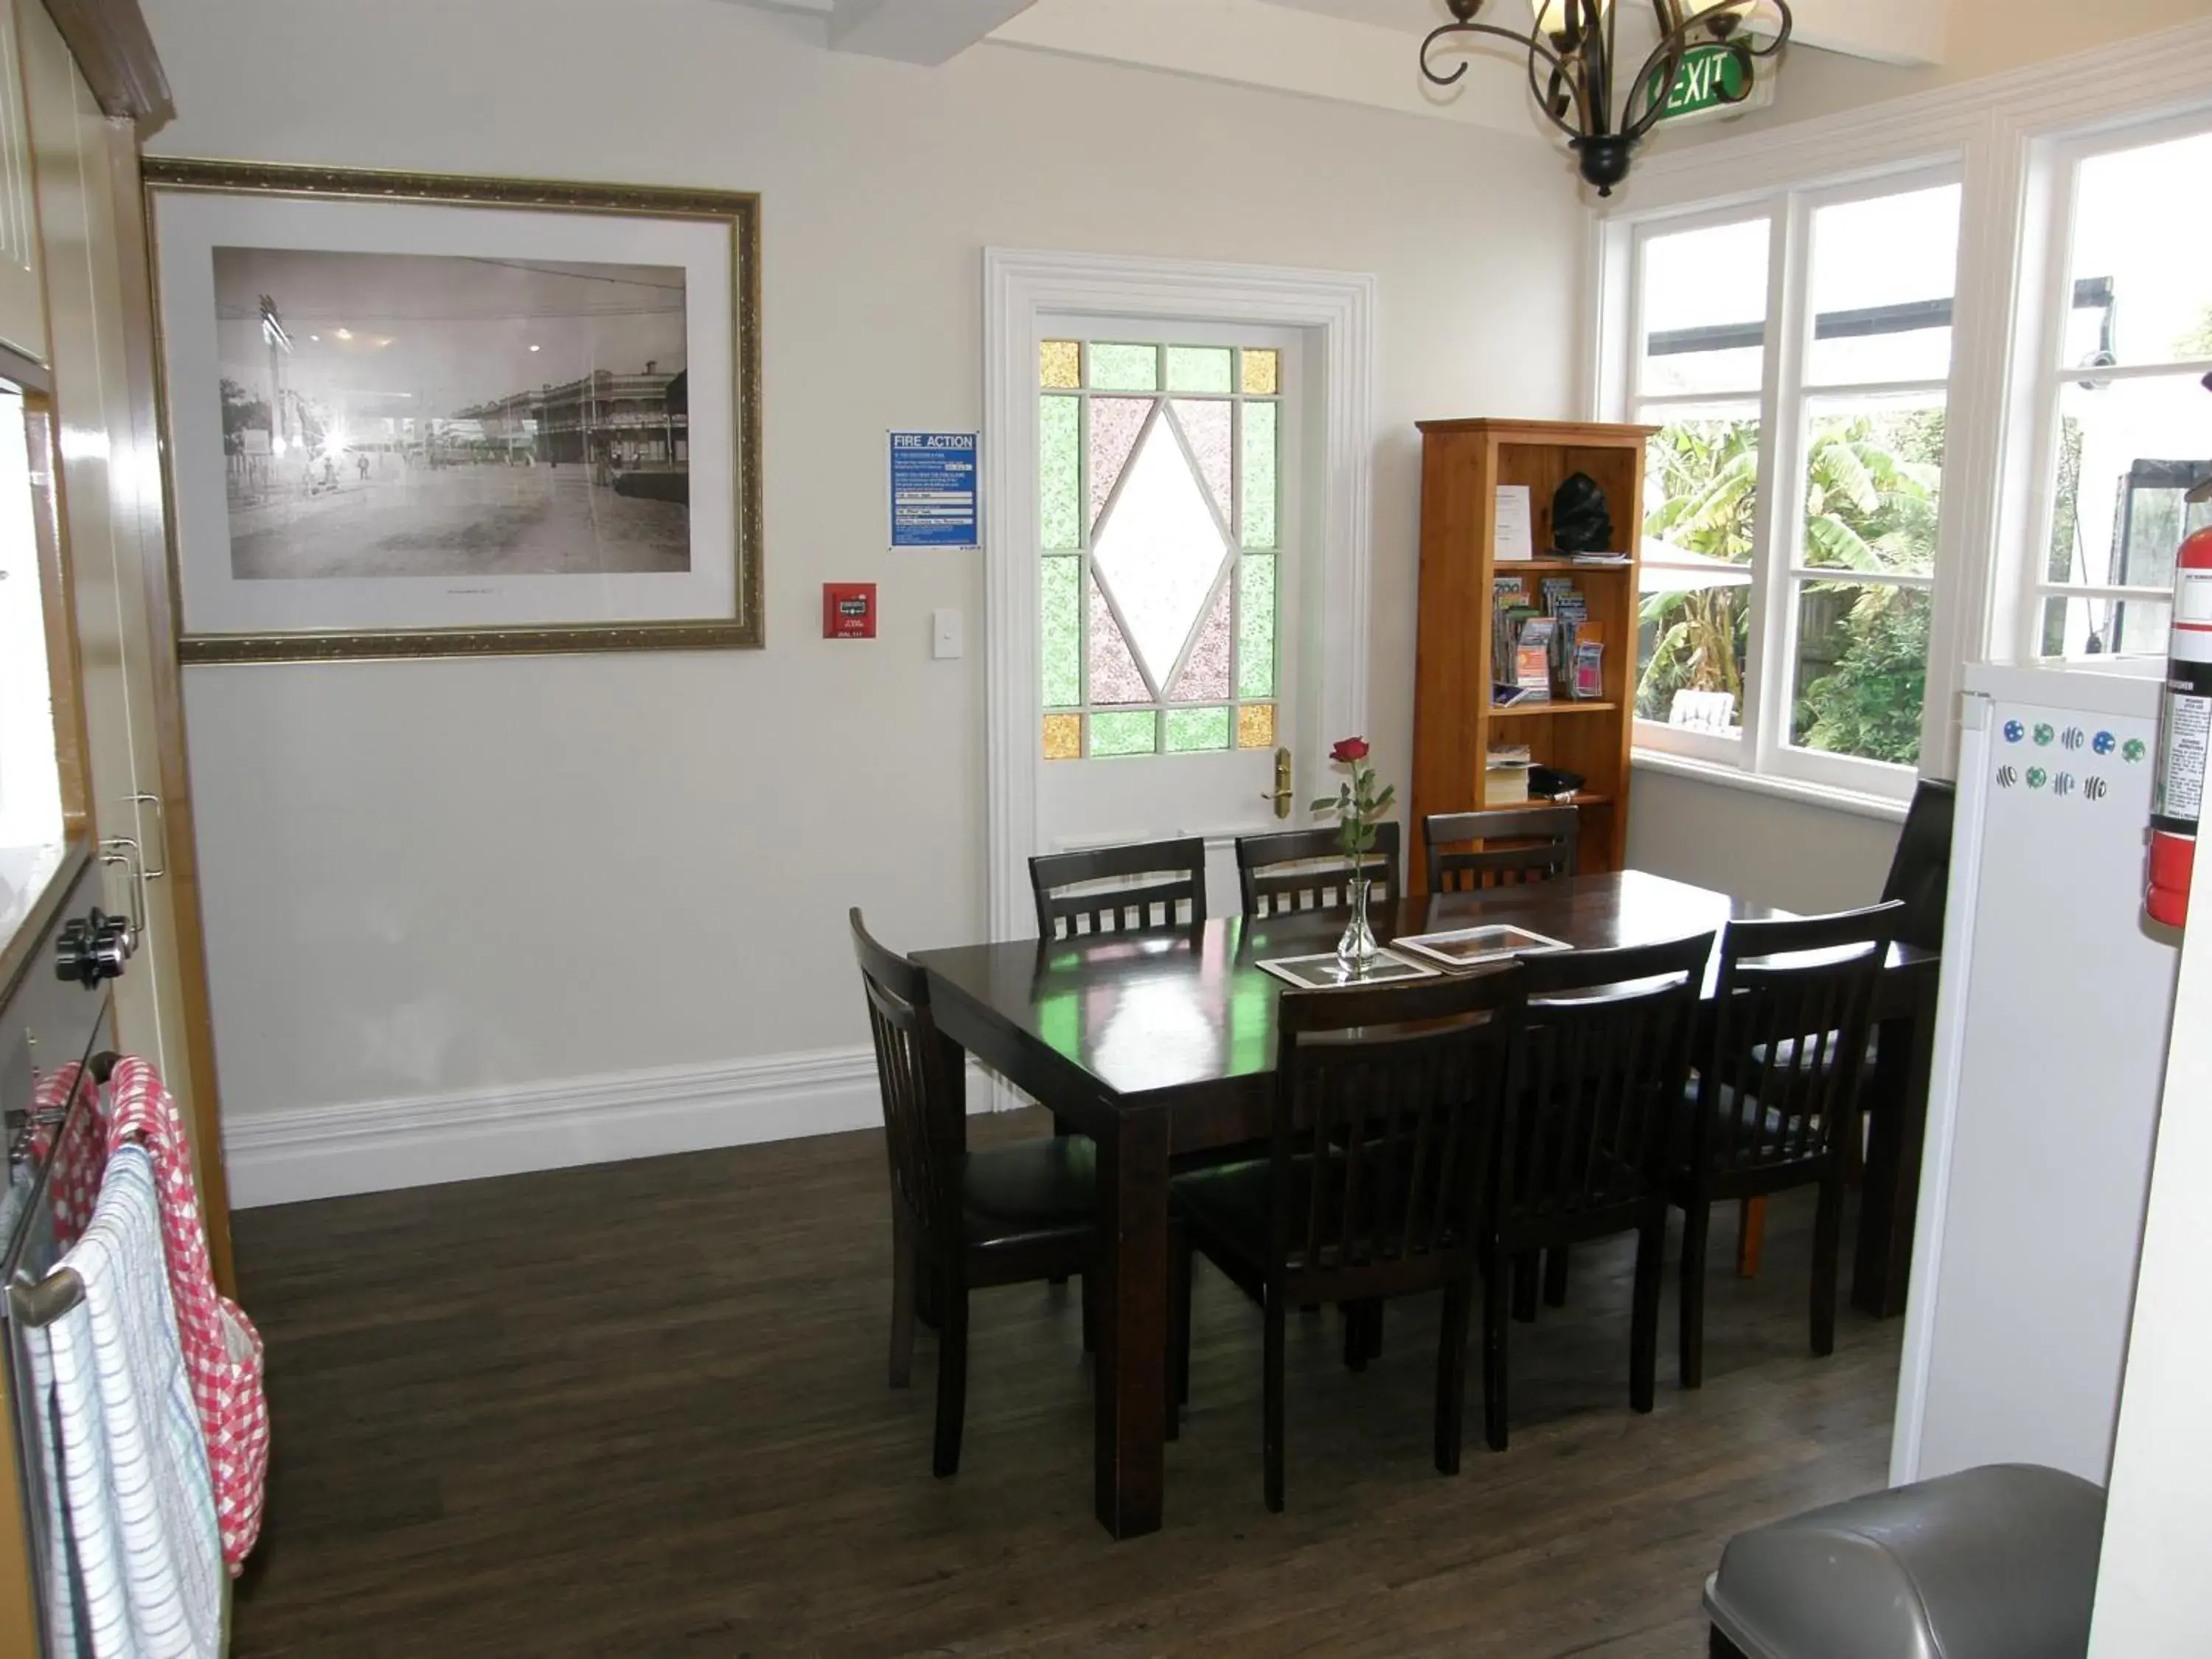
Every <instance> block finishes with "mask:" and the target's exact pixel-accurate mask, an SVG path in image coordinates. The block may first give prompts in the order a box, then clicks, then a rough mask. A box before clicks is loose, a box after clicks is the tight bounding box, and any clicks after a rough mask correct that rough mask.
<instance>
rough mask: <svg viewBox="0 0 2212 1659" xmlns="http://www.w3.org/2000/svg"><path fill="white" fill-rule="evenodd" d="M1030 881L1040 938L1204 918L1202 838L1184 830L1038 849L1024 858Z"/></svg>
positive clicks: (1194, 923) (1190, 923) (1196, 923)
mask: <svg viewBox="0 0 2212 1659" xmlns="http://www.w3.org/2000/svg"><path fill="white" fill-rule="evenodd" d="M1103 883H1111V884H1112V885H1111V886H1103V885H1100V884H1103ZM1030 890H1031V891H1032V892H1033V893H1034V894H1035V896H1036V916H1037V937H1038V938H1039V939H1066V938H1068V937H1070V936H1072V935H1083V934H1091V933H1164V932H1168V931H1170V930H1174V929H1179V928H1190V927H1200V926H1203V925H1204V923H1205V921H1206V843H1205V842H1203V841H1201V840H1200V839H1199V838H1198V837H1196V836H1191V837H1188V838H1186V839H1184V840H1181V841H1154V842H1133V843H1131V844H1130V845H1127V846H1124V847H1098V848H1090V849H1088V850H1086V851H1084V852H1080V853H1054V854H1040V855H1039V856H1037V857H1036V858H1033V859H1031V860H1030Z"/></svg>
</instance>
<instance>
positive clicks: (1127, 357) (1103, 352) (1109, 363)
mask: <svg viewBox="0 0 2212 1659" xmlns="http://www.w3.org/2000/svg"><path fill="white" fill-rule="evenodd" d="M1091 386H1093V387H1094V388H1096V389H1097V390H1098V391H1100V392H1158V390H1159V389H1160V349H1159V348H1158V346H1148V345H1104V344H1101V343H1098V342H1097V341H1096V340H1094V341H1092V342H1091Z"/></svg>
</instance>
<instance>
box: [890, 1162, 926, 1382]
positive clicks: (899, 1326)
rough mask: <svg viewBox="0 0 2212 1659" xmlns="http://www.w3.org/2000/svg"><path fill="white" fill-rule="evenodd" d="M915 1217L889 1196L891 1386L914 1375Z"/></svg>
mask: <svg viewBox="0 0 2212 1659" xmlns="http://www.w3.org/2000/svg"><path fill="white" fill-rule="evenodd" d="M915 1255H916V1252H915V1244H914V1218H913V1217H911V1216H910V1215H908V1213H907V1207H906V1206H905V1205H904V1204H903V1203H902V1202H900V1201H899V1200H897V1199H896V1198H893V1199H892V1200H891V1365H890V1371H891V1387H893V1388H895V1389H903V1388H904V1387H906V1385H907V1384H908V1383H909V1382H911V1381H912V1380H913V1377H914V1303H915V1276H916V1275H917V1274H918V1273H921V1263H920V1262H919V1261H916V1260H915Z"/></svg>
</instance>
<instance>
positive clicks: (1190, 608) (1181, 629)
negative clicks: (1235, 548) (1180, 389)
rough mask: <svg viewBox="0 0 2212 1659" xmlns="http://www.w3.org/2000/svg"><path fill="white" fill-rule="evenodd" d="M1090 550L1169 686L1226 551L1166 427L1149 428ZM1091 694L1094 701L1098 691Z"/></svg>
mask: <svg viewBox="0 0 2212 1659" xmlns="http://www.w3.org/2000/svg"><path fill="white" fill-rule="evenodd" d="M1093 545H1094V550H1093V552H1092V554H1091V567H1092V568H1093V569H1094V570H1096V571H1097V574H1099V576H1100V577H1101V578H1102V579H1103V580H1104V581H1105V583H1106V585H1107V586H1109V587H1110V588H1111V589H1112V590H1113V593H1114V598H1115V601H1116V603H1117V604H1118V605H1120V606H1121V615H1122V617H1124V618H1125V619H1126V620H1127V623H1128V625H1129V633H1130V635H1131V636H1132V638H1131V642H1132V643H1133V645H1134V646H1135V647H1136V648H1137V652H1138V654H1139V656H1140V657H1142V659H1144V663H1145V666H1146V668H1147V669H1148V670H1150V671H1151V673H1152V678H1153V680H1154V682H1155V683H1156V684H1158V683H1160V682H1164V680H1165V679H1166V678H1167V677H1168V675H1169V674H1170V672H1171V671H1173V670H1174V667H1175V662H1176V658H1177V657H1178V656H1180V655H1182V646H1183V641H1185V640H1187V639H1188V638H1189V637H1190V631H1191V629H1192V628H1193V627H1194V625H1195V624H1196V623H1197V622H1198V619H1199V612H1200V610H1201V609H1202V608H1203V607H1204V606H1205V605H1206V600H1207V599H1208V598H1210V597H1211V596H1212V592H1213V584H1214V580H1215V579H1216V578H1217V577H1218V576H1219V575H1220V574H1221V562H1222V558H1223V556H1224V555H1225V553H1226V551H1227V549H1226V547H1225V545H1224V544H1223V542H1222V538H1221V526H1219V525H1218V523H1216V522H1215V521H1214V517H1213V510H1212V508H1211V507H1208V506H1207V505H1206V495H1205V493H1204V490H1203V489H1202V488H1201V487H1200V483H1199V482H1198V478H1197V476H1196V475H1195V474H1194V473H1193V472H1192V471H1191V469H1190V463H1189V462H1188V460H1187V459H1184V456H1183V453H1182V445H1180V444H1179V443H1177V442H1176V438H1175V435H1174V434H1173V433H1172V432H1170V430H1168V428H1167V427H1166V425H1165V424H1164V423H1163V422H1157V421H1156V422H1153V423H1152V425H1151V426H1150V427H1148V428H1146V432H1145V437H1144V441H1142V442H1141V443H1140V444H1139V446H1138V447H1137V459H1135V460H1134V461H1133V462H1131V463H1130V465H1129V471H1128V476H1127V478H1126V479H1125V480H1124V481H1123V483H1122V485H1121V493H1120V494H1119V495H1116V496H1115V499H1114V505H1113V507H1111V508H1110V509H1109V511H1108V513H1107V514H1106V517H1105V519H1104V520H1103V522H1102V523H1101V524H1100V526H1099V527H1098V533H1097V538H1096V539H1095V542H1094V544H1093ZM1091 696H1092V700H1093V701H1094V702H1096V701H1097V690H1095V688H1094V690H1093V691H1092V693H1091Z"/></svg>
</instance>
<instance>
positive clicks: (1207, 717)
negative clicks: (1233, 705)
mask: <svg viewBox="0 0 2212 1659" xmlns="http://www.w3.org/2000/svg"><path fill="white" fill-rule="evenodd" d="M1228 747H1229V711H1228V710H1227V709H1226V708H1170V709H1169V710H1168V752H1169V753H1170V754H1175V755H1189V754H1195V753H1197V752H1198V751H1199V750H1206V749H1226V748H1228Z"/></svg>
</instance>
